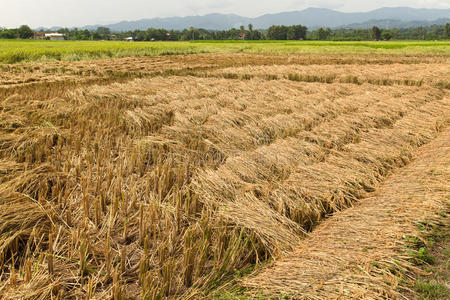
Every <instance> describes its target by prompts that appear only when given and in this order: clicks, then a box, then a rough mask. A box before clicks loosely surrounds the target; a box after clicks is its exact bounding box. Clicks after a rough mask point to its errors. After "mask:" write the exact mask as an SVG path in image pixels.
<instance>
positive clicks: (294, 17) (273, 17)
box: [52, 7, 450, 31]
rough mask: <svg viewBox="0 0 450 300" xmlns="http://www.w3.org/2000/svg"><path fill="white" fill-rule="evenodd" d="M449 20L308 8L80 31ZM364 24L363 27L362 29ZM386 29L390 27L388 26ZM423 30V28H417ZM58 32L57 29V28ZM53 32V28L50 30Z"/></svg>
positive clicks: (414, 12) (424, 12)
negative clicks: (255, 15)
mask: <svg viewBox="0 0 450 300" xmlns="http://www.w3.org/2000/svg"><path fill="white" fill-rule="evenodd" d="M443 19H450V9H427V8H410V7H385V8H380V9H376V10H373V11H369V12H355V13H345V12H339V11H335V10H331V9H326V8H308V9H305V10H301V11H291V12H282V13H276V14H266V15H263V16H260V17H257V18H247V17H242V16H239V15H235V14H208V15H204V16H188V17H170V18H153V19H142V20H138V21H123V22H119V23H115V24H109V25H92V26H85V27H83V29H96V28H97V27H98V26H105V27H109V28H110V29H111V30H113V31H128V30H135V29H141V30H143V29H147V28H150V27H152V28H165V29H177V30H181V29H185V28H189V27H195V28H203V29H209V30H225V29H230V28H238V27H239V26H241V25H244V26H247V25H248V24H249V23H252V24H253V26H254V28H259V29H267V28H268V27H270V26H272V25H294V24H302V25H305V26H307V27H309V28H311V29H313V28H318V27H330V28H336V27H344V26H346V25H349V26H352V27H353V26H356V24H361V26H370V24H376V23H377V22H381V24H387V23H383V22H386V20H389V22H391V24H399V26H402V27H404V25H405V24H411V25H412V26H414V25H415V24H425V23H426V24H428V25H431V24H435V23H434V22H435V21H437V20H443ZM364 24H365V25H364ZM389 26H390V25H389ZM418 26H423V25H418ZM58 28H59V27H58ZM52 29H56V27H54V28H52Z"/></svg>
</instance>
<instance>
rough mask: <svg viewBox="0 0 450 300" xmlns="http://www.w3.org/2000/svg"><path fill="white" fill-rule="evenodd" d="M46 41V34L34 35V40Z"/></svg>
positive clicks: (37, 33) (36, 33)
mask: <svg viewBox="0 0 450 300" xmlns="http://www.w3.org/2000/svg"><path fill="white" fill-rule="evenodd" d="M44 39H45V32H35V33H34V34H33V40H44Z"/></svg>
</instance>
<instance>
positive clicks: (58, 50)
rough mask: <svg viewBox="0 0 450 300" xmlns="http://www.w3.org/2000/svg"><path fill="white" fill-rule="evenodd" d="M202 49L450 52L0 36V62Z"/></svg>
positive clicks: (439, 46) (442, 46) (414, 46)
mask: <svg viewBox="0 0 450 300" xmlns="http://www.w3.org/2000/svg"><path fill="white" fill-rule="evenodd" d="M201 52H294V53H318V52H320V53H322V52H323V53H397V54H402V53H404V54H417V53H423V54H450V41H439V42H433V41H426V42H422V41H389V42H328V41H194V42H135V43H128V42H111V41H34V40H0V63H18V62H29V61H59V60H64V61H75V60H84V59H101V58H111V57H125V56H157V55H170V54H192V53H201Z"/></svg>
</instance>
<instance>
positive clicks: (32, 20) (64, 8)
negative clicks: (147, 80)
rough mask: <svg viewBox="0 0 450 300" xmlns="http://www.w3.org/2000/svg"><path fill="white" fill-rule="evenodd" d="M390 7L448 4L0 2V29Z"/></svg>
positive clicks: (447, 2) (412, 0)
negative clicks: (317, 9)
mask: <svg viewBox="0 0 450 300" xmlns="http://www.w3.org/2000/svg"><path fill="white" fill-rule="evenodd" d="M394 6H409V7H415V8H450V0H376V1H374V0H190V1H186V0H163V1H161V0H0V8H1V9H0V27H7V28H13V27H18V26H19V25H23V24H27V25H30V26H31V27H33V28H35V27H39V26H44V27H51V26H67V27H72V26H79V27H81V26H84V25H97V24H112V23H116V22H119V21H124V20H129V21H133V20H139V19H144V18H155V17H172V16H191V15H204V14H208V13H233V14H238V15H241V16H245V17H257V16H260V15H263V14H267V13H277V12H283V11H292V10H302V9H305V8H308V7H320V8H330V9H335V10H339V11H344V12H354V11H369V10H373V9H377V8H380V7H394Z"/></svg>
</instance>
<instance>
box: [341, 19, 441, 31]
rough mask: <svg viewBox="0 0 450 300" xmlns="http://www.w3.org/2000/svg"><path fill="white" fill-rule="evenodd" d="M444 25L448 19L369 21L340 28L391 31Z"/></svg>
mask: <svg viewBox="0 0 450 300" xmlns="http://www.w3.org/2000/svg"><path fill="white" fill-rule="evenodd" d="M446 23H450V18H441V19H437V20H434V21H408V22H404V21H400V20H394V19H384V20H369V21H367V22H364V23H355V24H349V25H345V26H342V27H343V28H349V29H357V28H363V29H368V28H372V27H373V26H377V27H380V28H383V29H391V28H411V27H427V26H431V25H440V26H442V25H445V24H446Z"/></svg>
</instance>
